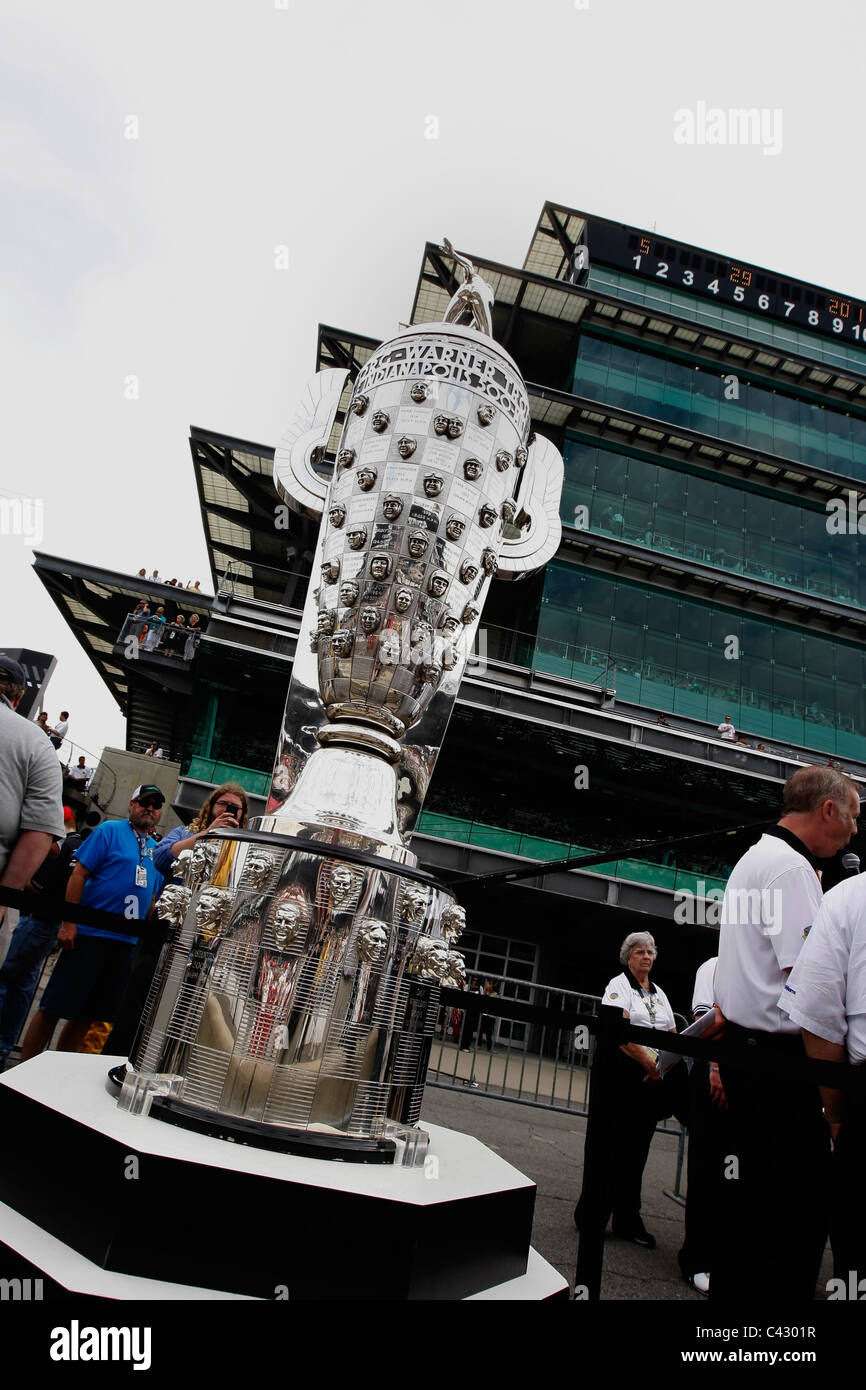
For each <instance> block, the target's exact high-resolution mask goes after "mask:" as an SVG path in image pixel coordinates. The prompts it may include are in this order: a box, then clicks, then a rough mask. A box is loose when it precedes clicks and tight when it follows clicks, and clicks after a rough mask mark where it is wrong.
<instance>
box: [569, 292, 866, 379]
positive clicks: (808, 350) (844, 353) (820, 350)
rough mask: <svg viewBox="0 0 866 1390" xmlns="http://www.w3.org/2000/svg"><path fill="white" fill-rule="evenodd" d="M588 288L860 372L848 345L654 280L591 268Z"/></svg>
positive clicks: (864, 353)
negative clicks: (649, 280)
mask: <svg viewBox="0 0 866 1390" xmlns="http://www.w3.org/2000/svg"><path fill="white" fill-rule="evenodd" d="M589 285H590V287H591V288H592V289H597V290H600V291H601V292H602V293H607V294H611V295H615V296H616V297H617V298H619V299H628V300H630V301H631V302H632V304H643V305H645V306H646V307H647V308H649V309H657V310H658V311H659V313H663V314H674V315H676V317H677V318H681V319H687V320H688V321H689V322H691V323H698V324H701V325H702V326H703V327H705V328H716V329H722V330H723V331H724V332H728V333H732V334H735V335H736V336H737V337H739V338H748V339H749V340H750V341H753V342H756V343H765V344H766V345H767V346H768V347H774V348H777V349H778V350H779V352H790V353H793V354H794V355H795V356H798V357H809V358H812V359H813V360H814V361H817V362H826V363H827V365H828V366H830V367H834V368H835V369H836V370H837V371H844V370H845V368H849V369H850V370H851V371H852V372H866V349H864V348H861V347H857V346H855V345H852V344H851V343H850V342H847V343H846V342H842V341H841V339H840V341H839V342H838V343H834V342H832V341H831V340H830V339H824V340H822V339H821V338H819V337H817V336H816V334H814V333H808V332H806V331H805V330H803V329H798V328H792V327H788V325H787V324H784V323H779V322H778V321H777V320H775V319H768V318H767V316H766V314H756V313H750V312H749V311H748V310H744V309H734V308H732V307H731V306H730V305H729V304H714V303H713V302H712V301H711V300H709V299H699V298H698V297H697V296H696V295H694V294H689V293H688V292H687V291H685V290H676V289H673V288H672V287H671V286H668V285H665V284H663V282H662V281H661V280H659V281H658V282H657V283H656V284H648V283H647V281H646V280H642V279H640V278H639V277H637V276H634V275H629V274H627V272H626V271H622V270H609V269H608V268H607V266H593V267H592V269H591V270H590V273H589Z"/></svg>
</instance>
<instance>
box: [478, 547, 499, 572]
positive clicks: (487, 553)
mask: <svg viewBox="0 0 866 1390" xmlns="http://www.w3.org/2000/svg"><path fill="white" fill-rule="evenodd" d="M481 565H482V568H483V570H484V573H485V574H495V573H496V571H497V570H498V569H499V561H498V560H497V558H496V551H495V550H490V549H487V550H482V552H481Z"/></svg>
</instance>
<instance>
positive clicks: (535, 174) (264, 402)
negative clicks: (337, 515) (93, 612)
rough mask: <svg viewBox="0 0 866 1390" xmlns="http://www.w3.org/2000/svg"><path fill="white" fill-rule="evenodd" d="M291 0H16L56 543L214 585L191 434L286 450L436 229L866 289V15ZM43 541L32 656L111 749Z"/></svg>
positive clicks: (13, 409)
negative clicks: (281, 251) (560, 207)
mask: <svg viewBox="0 0 866 1390" xmlns="http://www.w3.org/2000/svg"><path fill="white" fill-rule="evenodd" d="M283 2H284V0H277V3H276V4H275V0H151V3H150V4H147V5H142V4H140V3H139V4H133V3H131V0H77V3H76V4H74V5H71V4H69V3H68V0H56V2H55V3H45V0H5V4H4V11H5V19H4V23H3V33H2V45H0V53H2V58H0V151H2V153H0V170H2V177H3V183H4V185H5V187H4V199H3V203H4V212H3V215H2V218H0V239H2V243H3V245H2V251H3V254H2V257H0V264H2V268H0V283H2V290H3V299H4V302H5V305H6V309H5V312H4V315H3V320H2V322H3V331H2V372H3V385H4V388H5V390H4V397H5V407H4V411H3V424H4V440H3V444H4V447H3V457H2V472H0V496H6V497H8V496H9V495H10V494H15V493H18V494H23V495H24V496H27V497H34V498H40V499H43V505H44V513H43V515H44V536H43V539H42V543H41V545H40V546H38V547H37V548H39V549H42V550H45V551H47V552H48V553H51V554H57V555H61V556H66V557H70V558H73V559H76V560H81V561H88V562H90V563H93V564H95V565H105V566H108V567H113V568H118V569H125V570H128V571H130V572H132V573H134V572H136V571H137V570H138V569H139V568H140V567H141V566H142V565H145V566H147V568H148V570H150V569H151V568H152V567H153V566H156V567H157V568H158V569H159V570H160V573H162V574H165V575H167V576H171V575H177V576H178V577H179V578H181V579H183V580H184V581H186V580H187V579H191V578H199V579H201V580H202V582H203V584H205V585H206V587H209V572H208V568H207V563H206V551H205V545H204V541H203V537H202V529H201V524H200V520H199V513H198V505H197V499H196V492H195V484H194V480H193V473H192V464H191V461H190V456H189V447H188V443H187V436H188V427H189V425H190V424H197V425H201V426H203V427H205V428H208V429H213V430H218V431H224V432H226V433H228V434H232V435H238V436H240V437H241V438H247V439H251V440H255V441H257V442H261V443H268V444H275V443H276V442H277V441H278V439H279V437H280V435H281V433H282V431H283V429H284V428H285V425H286V424H287V422H288V420H289V418H290V415H291V413H292V409H293V405H294V402H295V399H296V397H297V396H298V394H299V392H300V390H301V388H302V386H303V384H304V382H305V381H306V378H307V377H308V376H309V374H310V373H311V372H312V370H313V367H314V362H315V346H316V328H317V324H318V323H319V322H320V321H321V322H324V323H330V324H334V325H336V326H337V327H340V328H345V329H351V330H356V331H359V332H362V333H366V334H370V335H372V336H374V337H377V338H384V337H385V336H386V335H388V334H390V333H391V332H392V331H393V330H394V329H395V326H396V324H397V322H398V321H399V320H401V319H403V320H405V319H406V318H407V317H408V315H409V311H410V306H411V301H412V296H413V293H414V288H415V283H416V279H417V275H418V271H419V267H420V261H421V253H422V248H423V244H424V242H425V241H426V240H428V239H429V240H434V241H439V240H441V238H442V237H444V236H447V237H449V238H450V239H451V241H452V242H453V243H454V244H455V245H456V246H457V247H459V248H460V249H461V250H464V251H467V252H469V253H471V252H473V251H475V252H476V253H477V254H478V255H484V256H488V257H491V258H493V259H495V260H499V261H502V262H505V263H507V264H520V263H521V262H522V260H523V256H524V254H525V251H526V248H527V245H528V243H529V239H530V236H531V234H532V231H533V228H534V226H535V223H536V220H537V217H538V214H539V211H540V209H541V205H542V203H543V202H544V200H545V199H546V198H550V199H553V200H556V201H558V202H561V203H563V204H566V205H568V206H574V207H579V208H582V209H584V210H586V211H588V212H595V213H597V214H599V215H602V216H606V217H610V218H614V219H617V220H620V221H623V222H627V223H631V224H634V225H636V226H639V227H652V226H653V224H656V225H657V228H658V231H659V232H660V233H663V234H665V235H668V236H671V237H674V238H676V239H678V240H682V241H689V242H693V243H695V244H697V245H698V246H702V247H706V248H707V249H709V250H716V251H719V252H721V253H723V254H727V255H731V256H734V257H739V258H742V259H743V260H746V261H749V262H752V263H757V264H759V265H765V266H768V267H770V268H771V269H774V270H779V271H783V272H786V273H788V274H790V275H792V276H795V277H798V278H801V279H804V280H812V281H816V282H817V283H819V284H825V285H827V286H829V287H830V288H833V289H836V290H839V291H840V292H843V293H846V294H849V295H855V296H858V297H864V296H866V274H864V270H863V267H862V257H863V232H862V227H863V220H864V219H863V213H864V201H866V199H864V194H863V182H862V157H863V156H862V131H863V122H864V103H863V98H864V84H863V81H862V72H861V71H860V66H859V58H860V54H861V53H862V51H863V41H864V37H866V10H864V8H863V6H862V4H861V3H860V0H823V3H822V4H820V5H815V4H813V3H808V4H807V3H805V0H760V3H755V0H748V3H746V0H728V3H726V4H725V5H724V6H709V5H706V4H696V3H695V0H667V3H665V2H664V0H656V2H655V3H653V4H648V3H646V0H578V3H575V0H533V2H532V3H529V0H428V3H424V4H421V3H420V2H419V0H285V2H286V7H285V8H278V7H277V6H278V5H281V4H282V3H283ZM584 5H585V7H583V6H584ZM699 101H703V102H705V103H706V104H707V105H708V106H721V107H724V108H730V107H767V108H771V109H776V108H778V109H779V110H781V113H782V147H781V152H780V153H779V154H778V155H777V156H776V157H767V156H765V155H764V154H763V152H762V150H761V148H756V147H743V146H730V145H729V146H708V145H696V146H684V145H680V144H677V143H675V141H674V139H673V133H674V128H675V122H674V112H675V111H677V110H678V109H680V108H692V109H695V108H696V106H697V103H698V102H699ZM130 116H134V117H136V118H137V121H138V139H136V140H131V139H127V138H125V134H124V131H125V123H126V122H127V118H128V117H130ZM430 116H435V117H436V118H437V119H438V122H439V135H438V139H428V138H425V130H429V128H430V125H429V122H428V120H427V118H428V117H430ZM279 245H286V246H287V247H288V248H289V269H288V270H278V269H276V268H275V264H274V259H275V257H274V249H275V247H276V246H279ZM130 374H135V375H136V376H138V378H139V381H140V396H139V399H138V400H127V399H125V396H124V382H125V379H126V378H127V376H129V375H130ZM275 500H276V499H275ZM31 559H32V555H31V544H30V543H28V541H27V540H26V539H25V538H23V537H20V536H10V535H2V536H0V586H2V590H0V591H2V594H3V599H4V602H3V607H2V623H0V645H4V646H15V645H23V646H30V647H34V648H37V649H40V650H43V651H48V652H53V653H54V654H55V655H56V656H57V657H58V659H59V665H58V669H57V671H56V673H55V675H54V678H53V680H52V683H51V685H50V687H49V691H48V696H47V700H46V708H47V709H48V712H49V719H54V718H56V717H57V716H58V715H59V711H60V708H61V706H63V707H64V708H68V709H69V710H70V711H71V712H72V721H71V726H70V735H71V736H72V737H73V738H74V739H75V740H76V741H77V742H78V743H79V744H81V745H83V746H84V747H85V748H87V749H88V750H89V752H90V753H91V754H94V755H98V753H99V752H100V750H101V748H102V746H103V744H105V743H119V744H121V745H122V744H123V742H124V722H123V718H122V716H121V715H120V712H119V710H118V709H117V707H116V705H115V704H114V702H113V700H112V699H111V697H110V696H109V694H108V691H107V690H106V689H105V687H104V686H103V684H102V682H101V681H100V679H99V678H98V676H97V675H96V672H95V669H94V668H93V667H92V666H91V665H90V663H89V661H88V660H87V659H86V657H85V656H84V654H83V652H82V650H81V648H80V647H79V646H78V644H77V642H76V641H75V640H74V638H73V637H72V635H71V633H70V632H69V631H68V630H67V628H66V625H65V624H64V622H63V621H62V620H61V618H60V615H59V613H58V611H57V609H56V608H55V607H54V604H53V603H52V601H51V600H50V599H49V597H48V595H47V592H46V591H45V590H44V588H43V586H42V585H41V583H40V582H39V580H38V579H37V578H36V576H35V574H34V573H33V571H32V570H31V569H30V564H31ZM88 761H91V758H90V757H89V758H88Z"/></svg>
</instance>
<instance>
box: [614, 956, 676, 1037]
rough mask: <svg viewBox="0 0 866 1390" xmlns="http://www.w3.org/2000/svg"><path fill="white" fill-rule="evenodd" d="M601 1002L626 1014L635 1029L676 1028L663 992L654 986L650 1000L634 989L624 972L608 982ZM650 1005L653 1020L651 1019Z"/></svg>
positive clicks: (671, 1011)
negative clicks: (653, 1015)
mask: <svg viewBox="0 0 866 1390" xmlns="http://www.w3.org/2000/svg"><path fill="white" fill-rule="evenodd" d="M601 1002H602V1004H611V1005H612V1006H613V1007H614V1008H620V1009H622V1010H623V1011H624V1012H625V1013H627V1014H628V1019H629V1023H632V1024H633V1025H634V1026H635V1028H664V1029H665V1030H667V1031H668V1032H669V1031H670V1029H671V1028H676V1026H677V1021H676V1019H675V1018H674V1011H673V1009H672V1008H671V1006H670V1004H669V1003H668V997H667V995H666V994H665V992H664V990H663V989H659V987H658V985H655V987H654V989H653V994H652V1000H650V998H649V996H648V995H646V994H644V992H643V990H641V989H636V988H635V986H634V985H633V984H632V982H631V980H630V979H629V978H628V975H626V973H625V971H623V973H622V974H621V975H617V976H616V977H615V978H614V979H613V980H611V981H610V983H609V985H608V986H607V989H606V990H605V991H604V998H603V999H602V1001H601ZM650 1005H652V1013H654V1014H655V1019H653V1018H652V1015H651V1012H650Z"/></svg>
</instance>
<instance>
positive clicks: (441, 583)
mask: <svg viewBox="0 0 866 1390" xmlns="http://www.w3.org/2000/svg"><path fill="white" fill-rule="evenodd" d="M449 583H450V580H449V579H448V575H447V574H443V573H442V571H441V570H437V572H436V574H433V575H431V576H430V583H429V584H428V585H427V588H428V589H429V591H430V593H431V594H432V595H433V597H434V598H442V596H443V594H445V593H447V591H448V585H449Z"/></svg>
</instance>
